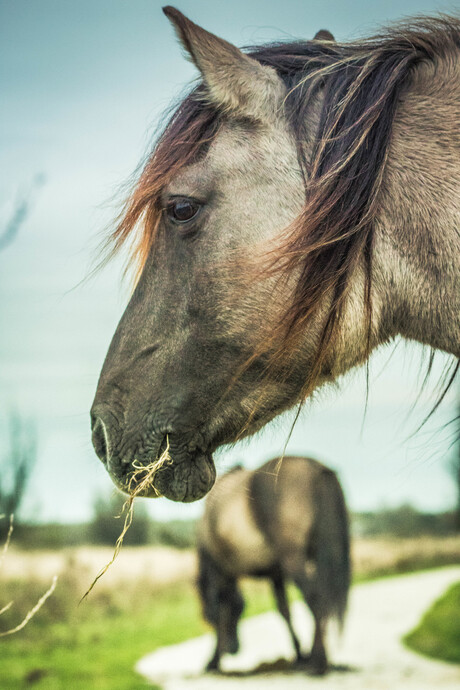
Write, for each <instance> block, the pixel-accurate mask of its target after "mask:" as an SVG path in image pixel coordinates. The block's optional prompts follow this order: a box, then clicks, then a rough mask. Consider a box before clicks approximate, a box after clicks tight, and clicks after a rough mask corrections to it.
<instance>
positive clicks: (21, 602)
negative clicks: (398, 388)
mask: <svg viewBox="0 0 460 690" xmlns="http://www.w3.org/2000/svg"><path fill="white" fill-rule="evenodd" d="M406 565H407V564H406ZM412 565H413V564H412ZM412 569H414V568H412ZM398 570H399V566H398ZM389 571H391V568H387V570H386V574H388V572H389ZM359 575H360V574H359V573H358V576H359ZM379 575H380V576H381V575H383V573H381V572H379ZM358 579H359V580H360V581H362V580H363V579H369V578H362V577H359V578H358ZM355 581H356V580H355ZM87 585H88V572H87V571H85V570H84V569H81V567H80V566H79V565H78V563H76V562H75V561H73V560H72V559H70V558H69V562H68V566H67V568H66V570H65V572H64V573H63V575H61V578H60V580H59V582H58V587H57V588H56V591H55V592H54V594H53V595H52V596H51V597H50V599H49V600H48V601H47V602H46V604H45V606H44V607H43V608H42V609H41V610H40V611H39V613H38V614H37V616H36V617H35V618H34V619H33V620H32V621H31V622H30V623H29V625H28V626H27V627H26V628H25V629H24V630H23V631H22V632H20V633H19V634H17V635H13V636H11V637H6V638H0V664H1V666H0V687H1V688H2V689H3V688H8V690H19V689H21V690H22V689H23V688H25V687H30V686H32V685H33V687H36V688H38V689H39V690H45V689H46V690H61V689H62V690H64V689H65V690H88V689H91V690H142V689H143V688H144V689H145V688H146V687H150V688H151V687H152V686H148V685H147V684H146V683H145V682H144V681H143V680H142V679H141V678H140V677H139V676H138V675H137V674H136V673H135V671H134V664H135V663H136V661H138V660H139V659H140V658H141V657H142V656H143V655H145V654H147V653H149V652H151V651H154V650H155V649H157V648H158V647H161V646H164V645H170V644H176V643H179V642H182V641H184V640H186V639H190V638H191V637H195V636H197V635H201V634H202V633H204V632H206V631H208V630H209V628H208V627H207V626H206V624H205V623H204V622H203V619H202V615H201V610H200V604H199V601H198V597H197V593H196V589H195V586H194V584H193V582H189V581H185V582H181V583H177V584H171V585H167V586H164V587H162V588H158V586H156V587H155V586H153V585H152V583H151V581H150V580H149V578H148V577H145V578H143V579H139V577H137V578H133V579H132V580H129V581H127V582H123V583H122V584H120V585H119V586H117V587H116V588H115V587H113V586H112V587H110V588H109V587H106V586H105V585H104V581H103V580H102V581H101V583H98V585H97V586H96V587H95V589H94V590H93V592H91V594H90V596H89V597H88V599H87V600H85V601H84V602H83V603H82V604H81V605H80V606H78V601H79V599H80V597H81V595H82V594H83V592H84V591H85V588H86V586H87ZM242 586H243V593H244V598H245V600H246V602H247V605H246V609H245V612H244V615H245V616H253V615H256V614H258V613H262V612H264V611H267V610H269V609H272V608H274V602H273V595H272V592H271V588H270V586H269V583H268V582H267V581H265V580H250V581H244V582H243V585H242ZM44 589H46V586H45V585H43V583H41V584H40V583H38V582H36V581H28V582H26V581H22V582H19V581H18V582H14V581H8V582H6V583H2V591H1V592H0V607H1V605H3V604H5V603H7V602H8V601H10V600H11V599H14V600H15V605H14V607H13V608H12V610H10V611H8V612H6V613H5V614H4V615H2V616H1V617H0V630H5V629H7V628H9V627H12V626H13V625H15V624H16V623H18V622H19V621H20V620H21V619H22V617H23V616H24V615H25V613H26V612H27V611H28V610H29V609H30V608H31V607H32V606H33V605H34V604H35V602H36V601H37V600H38V598H39V597H40V595H41V594H42V593H43V591H44ZM298 597H299V595H298V592H297V591H296V589H295V588H294V587H290V588H289V598H290V599H291V600H292V599H295V598H298ZM459 598H460V593H459V592H457V610H458V608H459ZM457 630H458V628H457Z"/></svg>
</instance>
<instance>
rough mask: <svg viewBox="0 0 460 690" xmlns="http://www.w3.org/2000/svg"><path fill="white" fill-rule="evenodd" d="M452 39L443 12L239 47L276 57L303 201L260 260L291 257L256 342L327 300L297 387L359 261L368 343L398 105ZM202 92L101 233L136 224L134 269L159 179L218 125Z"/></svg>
mask: <svg viewBox="0 0 460 690" xmlns="http://www.w3.org/2000/svg"><path fill="white" fill-rule="evenodd" d="M459 47H460V19H458V18H454V17H449V16H444V15H442V16H439V17H434V18H417V19H414V20H411V21H410V22H404V23H401V24H398V25H395V26H394V27H392V28H390V29H388V30H386V31H385V32H384V33H382V34H379V35H376V36H374V37H372V38H369V39H365V40H360V41H357V42H352V43H334V42H332V41H324V40H313V41H295V42H291V43H285V42H278V43H271V44H265V45H262V46H258V47H251V48H248V49H246V52H247V53H248V54H249V55H250V56H251V57H253V58H254V59H256V60H258V61H259V62H260V63H262V64H264V65H269V66H270V67H272V68H274V69H275V70H276V72H277V73H278V75H279V77H280V78H281V79H282V81H283V82H284V84H285V86H286V89H287V96H286V98H285V114H286V118H287V120H288V122H289V124H290V127H291V129H292V132H293V134H294V137H295V140H296V142H297V150H298V158H299V163H300V167H301V170H302V173H303V176H304V180H305V205H304V207H303V209H302V211H301V213H300V215H299V216H298V217H297V218H296V219H295V221H294V222H293V223H292V224H291V225H290V226H289V227H288V228H286V229H285V230H284V231H283V233H282V236H281V238H279V242H278V244H277V246H276V248H275V249H271V250H269V251H268V253H267V257H268V262H265V266H264V271H265V275H266V274H267V272H268V273H279V272H283V273H284V272H286V273H287V272H291V271H292V270H293V269H296V271H297V275H298V279H297V283H296V285H295V288H294V292H293V295H292V300H291V303H290V305H289V308H288V309H287V310H286V312H285V314H284V317H283V318H282V319H281V320H280V323H279V325H278V326H277V329H276V332H275V333H274V334H273V338H272V339H271V340H270V343H264V344H263V345H262V346H261V348H262V349H263V350H264V351H266V352H268V351H269V350H270V348H272V347H273V343H275V342H276V343H281V344H278V345H276V346H275V350H276V351H275V355H274V357H275V359H276V358H277V357H281V356H283V355H285V354H286V353H289V351H291V348H292V347H293V346H294V344H295V342H296V339H297V336H298V335H299V333H300V332H301V331H302V330H303V329H304V327H305V325H306V324H307V322H308V321H309V320H310V319H311V317H312V316H313V315H314V314H316V313H317V309H318V306H319V305H324V304H327V311H326V313H325V316H324V323H323V326H322V331H321V335H320V338H319V342H318V346H317V351H316V357H315V361H314V366H313V368H312V371H311V373H310V376H309V378H308V380H307V381H306V384H305V388H304V390H303V394H304V395H307V394H308V393H309V392H310V391H311V390H312V389H313V388H314V387H315V384H316V382H317V380H318V377H319V375H320V372H321V369H322V368H323V367H324V366H325V365H326V364H327V362H328V358H329V356H330V353H331V349H332V347H333V345H334V341H335V339H336V337H337V335H338V331H339V324H340V322H341V317H342V314H343V306H344V302H345V300H346V297H347V295H348V291H349V288H350V284H351V276H352V275H353V273H354V271H355V269H356V268H357V266H358V265H362V264H363V261H364V266H365V288H364V289H365V308H366V312H367V320H368V342H367V351H368V353H369V352H370V349H371V347H370V337H371V334H370V324H371V315H372V303H371V284H372V253H373V252H372V250H373V239H374V221H375V218H376V214H377V211H378V203H379V191H380V188H381V184H382V177H383V171H384V167H385V160H386V156H387V152H388V145H389V142H390V138H391V131H392V124H393V120H394V116H395V112H396V108H397V106H398V103H399V101H400V99H401V96H402V95H403V93H404V90H405V89H406V88H407V86H408V84H409V82H410V79H411V77H412V74H413V70H414V67H416V66H417V65H418V64H420V63H422V62H426V61H431V62H433V63H434V64H436V63H437V62H438V61H439V60H449V59H452V56H453V55H454V53H455V51H458V49H459ZM320 93H321V94H323V105H322V112H321V116H320V122H319V127H318V131H317V132H316V135H315V137H314V143H313V152H312V153H311V150H310V152H309V153H307V152H306V150H305V148H304V144H303V142H304V141H305V138H306V129H305V128H306V123H307V120H308V112H309V108H310V107H311V105H312V103H313V101H314V100H315V99H316V98H317V97H318V95H319V94H320ZM205 95H206V91H205V86H204V85H202V84H201V85H199V86H198V87H196V88H195V89H194V90H193V91H192V92H191V93H190V94H189V95H188V96H187V97H186V98H185V99H184V100H183V101H182V102H181V103H180V105H179V106H178V107H177V109H176V111H175V112H174V113H173V115H172V117H171V118H170V120H169V122H168V123H167V125H166V127H165V129H164V130H163V132H162V134H161V135H160V137H159V139H158V141H157V143H156V146H155V147H154V149H153V151H152V153H151V155H150V157H149V158H148V159H147V162H146V164H145V166H144V168H143V170H142V172H141V174H140V177H139V180H138V182H137V183H136V185H135V187H134V189H133V192H132V194H131V196H130V197H129V198H128V200H127V202H126V205H125V207H124V209H123V211H122V214H121V216H120V218H119V221H118V224H117V226H116V228H115V230H114V231H113V233H112V235H111V236H110V238H109V253H110V254H112V253H115V252H116V251H117V250H118V249H119V248H120V247H121V246H122V245H124V244H125V242H126V241H127V240H128V238H130V239H131V238H132V237H133V235H136V237H135V239H134V242H133V244H132V249H131V262H132V263H133V264H134V266H135V268H136V274H137V276H139V275H140V272H141V270H142V267H143V265H144V264H145V261H146V259H147V256H148V254H149V252H150V249H151V247H152V245H153V243H154V239H155V235H156V232H157V228H158V225H159V220H160V217H161V212H162V209H161V203H160V194H161V190H162V189H163V188H164V187H165V185H167V184H168V182H169V180H170V179H171V178H172V177H173V176H174V175H175V174H176V173H177V172H178V171H179V170H180V169H182V168H184V167H185V166H187V165H189V164H190V163H192V162H193V161H195V160H197V158H198V157H200V156H202V155H203V154H204V153H205V151H206V150H207V147H208V146H209V144H210V143H211V142H212V140H213V139H214V137H215V136H216V134H217V132H218V131H219V127H220V125H221V122H222V117H223V116H222V115H221V113H220V112H219V111H218V109H217V108H216V106H214V105H213V104H211V103H209V101H208V100H206V97H205ZM135 229H137V231H138V232H137V234H136V233H134V231H135ZM255 356H256V355H255Z"/></svg>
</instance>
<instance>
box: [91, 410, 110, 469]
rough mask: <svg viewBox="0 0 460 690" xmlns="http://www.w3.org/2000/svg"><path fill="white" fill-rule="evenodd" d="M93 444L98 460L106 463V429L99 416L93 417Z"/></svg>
mask: <svg viewBox="0 0 460 690" xmlns="http://www.w3.org/2000/svg"><path fill="white" fill-rule="evenodd" d="M92 440H93V446H94V450H95V451H96V455H97V456H98V458H99V460H102V462H103V463H104V464H107V461H108V459H109V442H108V436H107V429H106V426H105V424H104V422H103V421H102V419H101V418H100V417H96V418H95V419H93V434H92Z"/></svg>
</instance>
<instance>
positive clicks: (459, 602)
mask: <svg viewBox="0 0 460 690" xmlns="http://www.w3.org/2000/svg"><path fill="white" fill-rule="evenodd" d="M404 642H405V643H406V645H407V646H408V647H409V648H410V649H413V650H414V651H416V652H419V653H420V654H424V655H425V656H430V657H433V658H435V659H441V660H442V661H449V662H451V663H455V664H460V582H458V583H457V584H455V585H453V586H452V587H451V588H450V589H449V590H448V591H447V592H446V593H445V594H444V595H443V596H442V597H441V598H440V599H438V601H436V602H435V603H434V604H433V606H432V607H431V608H430V609H429V611H427V613H426V614H425V615H424V616H423V618H422V620H421V621H420V623H419V625H418V626H417V627H416V628H415V629H414V630H412V631H411V632H410V633H409V634H408V635H406V636H405V638H404Z"/></svg>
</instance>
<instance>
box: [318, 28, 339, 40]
mask: <svg viewBox="0 0 460 690" xmlns="http://www.w3.org/2000/svg"><path fill="white" fill-rule="evenodd" d="M313 40H314V41H335V38H334V36H333V35H332V34H331V32H330V31H328V30H327V29H320V30H319V31H317V32H316V34H315V35H314V37H313Z"/></svg>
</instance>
